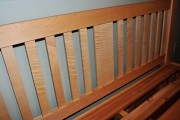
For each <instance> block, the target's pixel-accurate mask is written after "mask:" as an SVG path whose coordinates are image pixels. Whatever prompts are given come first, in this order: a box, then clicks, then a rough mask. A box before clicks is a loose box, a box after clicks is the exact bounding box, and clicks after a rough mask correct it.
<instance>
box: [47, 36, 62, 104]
mask: <svg viewBox="0 0 180 120" xmlns="http://www.w3.org/2000/svg"><path fill="white" fill-rule="evenodd" d="M46 45H47V51H48V57H49V62H50V67H51V73H52V78H53V83H54V88H55V93H56V99H57V103H58V107H62V106H63V105H64V104H65V98H64V92H63V86H62V80H61V74H60V68H59V62H58V56H57V51H56V43H55V39H54V36H50V37H46Z"/></svg>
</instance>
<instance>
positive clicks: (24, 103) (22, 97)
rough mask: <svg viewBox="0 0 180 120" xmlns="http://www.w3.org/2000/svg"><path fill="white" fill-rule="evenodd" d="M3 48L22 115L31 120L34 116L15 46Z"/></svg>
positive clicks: (26, 119)
mask: <svg viewBox="0 0 180 120" xmlns="http://www.w3.org/2000/svg"><path fill="white" fill-rule="evenodd" d="M1 50H2V54H3V58H4V62H5V64H6V68H7V71H8V74H9V77H10V80H11V84H12V88H13V90H14V93H15V96H16V99H17V102H18V105H19V108H20V111H21V113H22V117H23V119H25V120H29V119H30V120H31V119H33V117H32V113H31V110H30V107H29V103H28V99H27V96H26V92H25V89H24V86H23V82H22V79H21V75H20V72H19V69H18V65H17V62H16V57H15V54H14V51H13V47H12V46H9V47H6V48H2V49H1Z"/></svg>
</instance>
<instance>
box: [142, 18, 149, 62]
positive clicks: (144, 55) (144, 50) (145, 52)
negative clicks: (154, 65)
mask: <svg viewBox="0 0 180 120" xmlns="http://www.w3.org/2000/svg"><path fill="white" fill-rule="evenodd" d="M148 20H149V15H144V32H143V50H142V64H143V65H144V64H146V56H147V46H148Z"/></svg>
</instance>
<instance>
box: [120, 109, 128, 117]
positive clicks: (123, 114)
mask: <svg viewBox="0 0 180 120" xmlns="http://www.w3.org/2000/svg"><path fill="white" fill-rule="evenodd" d="M119 114H121V115H122V116H123V117H125V116H126V115H128V113H127V112H126V111H124V110H121V111H120V112H119Z"/></svg>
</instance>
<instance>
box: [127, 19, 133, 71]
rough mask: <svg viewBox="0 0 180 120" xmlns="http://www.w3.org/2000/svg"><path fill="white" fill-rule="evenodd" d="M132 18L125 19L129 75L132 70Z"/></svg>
mask: <svg viewBox="0 0 180 120" xmlns="http://www.w3.org/2000/svg"><path fill="white" fill-rule="evenodd" d="M132 30H133V18H128V19H127V68H126V69H127V70H126V72H127V73H129V72H131V70H132V42H133V41H132V39H133V38H132V37H133V33H132Z"/></svg>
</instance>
